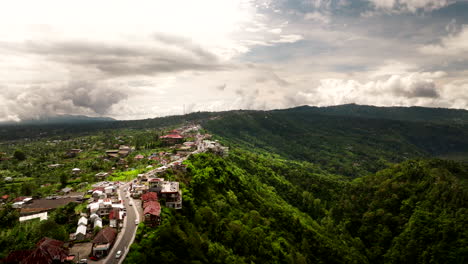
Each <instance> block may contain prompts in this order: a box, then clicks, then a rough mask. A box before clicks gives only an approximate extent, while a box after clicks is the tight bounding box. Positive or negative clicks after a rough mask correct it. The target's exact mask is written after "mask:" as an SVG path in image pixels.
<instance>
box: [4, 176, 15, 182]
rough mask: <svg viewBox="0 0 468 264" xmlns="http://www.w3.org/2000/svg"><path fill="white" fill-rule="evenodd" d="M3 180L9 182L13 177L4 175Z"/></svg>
mask: <svg viewBox="0 0 468 264" xmlns="http://www.w3.org/2000/svg"><path fill="white" fill-rule="evenodd" d="M4 180H5V181H6V182H11V181H12V180H13V178H12V177H9V176H8V177H5V178H4Z"/></svg>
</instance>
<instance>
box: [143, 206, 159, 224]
mask: <svg viewBox="0 0 468 264" xmlns="http://www.w3.org/2000/svg"><path fill="white" fill-rule="evenodd" d="M143 208H144V209H143V215H144V216H145V224H147V225H151V226H155V225H159V224H160V223H161V205H160V204H159V202H158V201H149V202H145V203H144V204H143Z"/></svg>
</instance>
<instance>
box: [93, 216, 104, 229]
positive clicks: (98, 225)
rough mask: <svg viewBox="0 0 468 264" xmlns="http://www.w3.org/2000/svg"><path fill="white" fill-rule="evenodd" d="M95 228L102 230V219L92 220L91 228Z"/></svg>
mask: <svg viewBox="0 0 468 264" xmlns="http://www.w3.org/2000/svg"><path fill="white" fill-rule="evenodd" d="M96 227H99V228H102V218H100V217H97V218H95V219H94V222H93V228H96Z"/></svg>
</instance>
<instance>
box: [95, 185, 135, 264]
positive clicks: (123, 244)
mask: <svg viewBox="0 0 468 264" xmlns="http://www.w3.org/2000/svg"><path fill="white" fill-rule="evenodd" d="M128 186H129V185H128V184H125V185H123V186H122V187H120V188H119V194H120V197H121V198H122V200H123V202H124V205H125V208H126V209H127V216H126V217H125V219H124V226H123V228H122V230H121V231H120V232H119V233H118V237H117V240H116V242H115V244H114V246H113V247H112V249H111V252H110V253H109V255H108V256H107V257H106V258H105V259H102V260H100V261H90V263H96V264H118V263H119V262H120V261H122V259H116V258H115V254H117V251H119V250H120V251H122V254H123V255H126V254H125V253H126V251H128V249H129V247H130V242H131V241H132V239H133V236H134V234H135V232H136V229H137V225H136V224H135V220H136V219H138V221H139V222H141V217H140V215H141V211H142V210H141V204H140V200H133V199H132V198H126V194H127V192H126V191H124V190H127V188H128ZM130 201H132V203H133V206H130V205H129V202H130ZM135 211H137V213H135ZM123 257H124V256H122V258H123Z"/></svg>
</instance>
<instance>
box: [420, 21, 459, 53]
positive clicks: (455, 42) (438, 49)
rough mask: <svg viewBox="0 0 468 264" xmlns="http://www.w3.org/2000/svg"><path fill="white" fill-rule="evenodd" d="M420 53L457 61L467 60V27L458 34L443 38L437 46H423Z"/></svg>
mask: <svg viewBox="0 0 468 264" xmlns="http://www.w3.org/2000/svg"><path fill="white" fill-rule="evenodd" d="M420 51H421V52H422V53H424V54H429V55H441V56H453V57H456V58H457V59H466V58H468V25H463V27H462V28H461V30H460V32H458V33H457V34H450V35H448V36H446V37H443V38H442V39H441V40H440V43H438V44H432V45H425V46H422V47H421V48H420Z"/></svg>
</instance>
